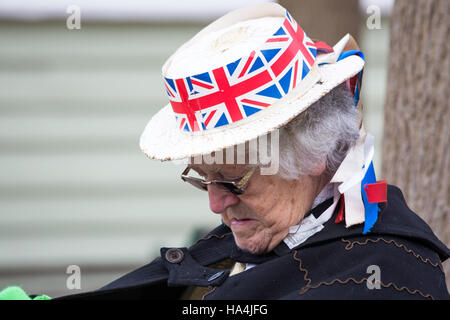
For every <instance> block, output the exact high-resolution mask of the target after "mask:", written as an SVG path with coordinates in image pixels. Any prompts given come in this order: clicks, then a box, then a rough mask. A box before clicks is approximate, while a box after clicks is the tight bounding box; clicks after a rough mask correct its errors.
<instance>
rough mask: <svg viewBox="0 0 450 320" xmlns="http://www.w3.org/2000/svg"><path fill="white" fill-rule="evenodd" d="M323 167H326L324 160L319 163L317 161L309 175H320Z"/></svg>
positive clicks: (323, 169)
mask: <svg viewBox="0 0 450 320" xmlns="http://www.w3.org/2000/svg"><path fill="white" fill-rule="evenodd" d="M325 168H326V164H325V161H323V162H320V163H318V164H317V166H316V167H315V168H314V169H313V170H312V173H311V175H312V176H320V175H321V174H322V173H323V172H324V171H325Z"/></svg>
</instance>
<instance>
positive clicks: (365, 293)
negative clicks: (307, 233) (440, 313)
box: [283, 235, 449, 300]
mask: <svg viewBox="0 0 450 320" xmlns="http://www.w3.org/2000/svg"><path fill="white" fill-rule="evenodd" d="M293 258H294V260H295V262H296V263H297V264H298V271H299V272H302V273H303V275H304V279H305V280H306V285H304V286H303V287H302V288H299V290H297V291H296V292H292V293H290V294H288V295H286V296H285V297H283V298H285V299H432V300H433V299H436V300H439V299H449V294H448V291H447V287H446V283H445V274H444V271H443V268H442V264H441V261H440V258H439V255H438V254H437V253H436V252H435V251H433V250H432V249H430V248H429V247H427V246H424V245H423V244H421V243H420V242H418V241H416V240H414V239H407V238H404V237H399V236H390V235H371V236H353V237H341V238H340V239H338V240H336V241H332V242H329V243H327V244H322V245H320V246H317V247H316V246H311V247H307V248H302V249H300V250H298V251H294V254H293Z"/></svg>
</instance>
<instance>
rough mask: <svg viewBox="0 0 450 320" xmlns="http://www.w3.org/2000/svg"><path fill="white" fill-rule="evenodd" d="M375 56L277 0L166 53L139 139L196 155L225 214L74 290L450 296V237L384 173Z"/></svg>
mask: <svg viewBox="0 0 450 320" xmlns="http://www.w3.org/2000/svg"><path fill="white" fill-rule="evenodd" d="M363 65H364V60H363V55H362V53H361V52H359V50H358V48H357V46H356V43H355V42H354V40H353V38H351V37H350V36H348V35H347V36H345V37H344V38H343V39H342V40H341V41H339V42H338V43H337V44H336V45H335V46H334V47H333V48H331V47H329V46H328V45H326V44H325V43H323V42H320V41H313V40H311V39H310V38H308V36H307V35H306V34H305V33H304V31H303V30H302V29H301V27H300V26H299V25H298V24H297V23H296V22H295V21H294V19H293V18H292V17H291V16H290V15H289V13H287V12H286V11H285V10H284V9H283V8H282V7H280V6H279V5H277V4H273V3H270V4H264V5H258V6H256V7H251V8H245V9H240V10H237V11H235V12H232V13H230V14H228V15H226V16H224V17H222V18H221V19H219V20H217V21H215V22H214V23H212V24H211V25H209V26H208V27H206V28H205V29H204V30H202V31H201V32H200V33H199V34H197V35H196V36H195V37H194V38H193V39H191V40H190V41H189V42H187V43H186V44H185V45H183V46H182V47H181V48H180V49H179V50H178V51H177V52H176V53H175V54H174V55H173V56H172V57H171V58H170V59H169V60H168V61H167V62H166V64H165V65H164V67H163V75H164V84H165V88H166V91H167V94H168V96H169V100H170V104H168V105H167V106H166V107H165V108H163V109H162V110H161V111H160V112H158V113H157V114H156V115H155V116H154V117H153V118H152V119H151V120H150V122H149V123H148V125H147V127H146V128H145V131H144V133H143V134H142V137H141V149H142V150H143V152H144V153H145V154H146V155H147V156H148V157H150V158H153V159H158V160H181V159H185V160H187V161H186V163H187V167H186V170H184V172H183V173H182V176H181V178H182V180H183V181H185V182H187V183H190V184H192V185H193V186H195V187H197V188H199V189H201V190H204V191H206V192H207V194H208V198H209V206H210V209H211V211H212V212H213V213H215V214H218V215H220V217H221V220H222V223H221V224H220V225H219V226H218V227H217V228H215V229H214V230H212V231H211V232H209V233H208V234H207V235H206V236H205V237H203V238H202V239H199V240H198V241H197V242H196V243H195V244H193V245H192V246H191V247H189V248H162V249H161V256H160V257H158V258H157V259H155V260H154V261H152V262H151V263H149V264H147V265H145V266H143V267H141V268H139V269H137V270H135V271H133V272H131V273H129V274H127V275H125V276H123V277H122V278H120V279H118V280H116V281H114V282H112V283H110V284H108V285H107V286H105V287H103V288H101V289H100V290H97V291H93V292H88V293H83V294H78V295H72V296H67V297H63V298H67V299H77V298H82V299H96V298H139V299H161V298H165V299H447V298H448V297H449V296H448V292H447V289H446V284H445V275H444V273H443V269H442V265H441V262H442V261H444V260H445V259H447V258H448V256H449V249H448V248H447V247H446V246H445V245H444V244H443V243H442V242H441V241H439V239H437V238H436V236H435V235H434V234H433V232H432V231H431V229H430V228H429V227H428V226H427V225H426V223H425V222H424V221H422V220H421V219H420V218H419V217H418V216H417V215H416V214H415V213H413V212H412V211H411V210H410V209H409V208H408V207H407V205H406V203H405V200H404V198H403V196H402V193H401V191H400V190H399V189H398V188H396V187H394V186H387V185H386V183H384V182H377V181H376V179H375V174H374V169H373V165H372V157H373V137H372V136H371V135H370V134H368V133H366V132H365V131H364V127H363V126H362V119H361V117H362V116H361V112H360V110H359V108H358V107H357V106H358V96H359V89H360V85H361V75H362V69H363ZM261 137H264V138H265V139H261ZM255 146H256V148H255ZM263 149H264V150H263ZM254 151H256V152H254ZM254 154H256V155H257V156H256V157H255V156H254ZM267 155H268V156H267ZM264 156H266V157H264Z"/></svg>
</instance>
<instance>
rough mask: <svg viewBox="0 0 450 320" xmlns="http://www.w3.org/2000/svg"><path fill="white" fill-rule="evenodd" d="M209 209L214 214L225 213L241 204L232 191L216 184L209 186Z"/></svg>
mask: <svg viewBox="0 0 450 320" xmlns="http://www.w3.org/2000/svg"><path fill="white" fill-rule="evenodd" d="M208 197H209V208H210V209H211V211H212V212H214V213H219V214H220V213H223V212H224V211H225V210H226V209H227V208H228V207H230V206H233V205H235V204H237V203H238V202H239V198H238V197H237V196H236V195H235V194H233V193H231V192H230V191H228V190H226V189H224V188H222V187H219V186H217V185H215V184H210V185H209V186H208Z"/></svg>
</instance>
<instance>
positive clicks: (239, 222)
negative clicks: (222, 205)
mask: <svg viewBox="0 0 450 320" xmlns="http://www.w3.org/2000/svg"><path fill="white" fill-rule="evenodd" d="M253 221H255V220H253V219H237V218H233V219H231V225H232V226H235V227H237V226H245V225H247V224H249V223H251V222H253Z"/></svg>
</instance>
